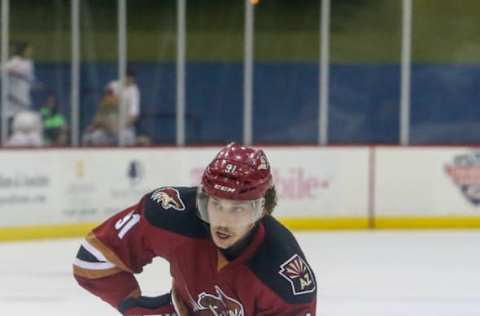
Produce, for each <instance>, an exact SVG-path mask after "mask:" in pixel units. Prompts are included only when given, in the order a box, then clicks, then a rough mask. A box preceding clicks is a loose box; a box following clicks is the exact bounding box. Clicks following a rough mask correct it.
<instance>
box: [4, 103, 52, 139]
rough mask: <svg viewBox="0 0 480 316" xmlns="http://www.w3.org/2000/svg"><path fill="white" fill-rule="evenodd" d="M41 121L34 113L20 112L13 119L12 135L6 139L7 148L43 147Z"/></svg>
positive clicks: (38, 115)
mask: <svg viewBox="0 0 480 316" xmlns="http://www.w3.org/2000/svg"><path fill="white" fill-rule="evenodd" d="M42 129H43V124H42V119H41V117H40V114H39V113H37V112H34V111H20V112H18V113H17V114H16V115H15V117H14V119H13V133H12V135H11V136H10V138H9V139H8V141H7V143H6V146H7V147H39V146H43V135H42Z"/></svg>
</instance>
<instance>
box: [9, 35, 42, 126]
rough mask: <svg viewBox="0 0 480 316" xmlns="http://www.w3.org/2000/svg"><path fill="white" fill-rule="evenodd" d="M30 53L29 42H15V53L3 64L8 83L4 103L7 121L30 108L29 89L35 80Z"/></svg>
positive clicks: (31, 52)
mask: <svg viewBox="0 0 480 316" xmlns="http://www.w3.org/2000/svg"><path fill="white" fill-rule="evenodd" d="M32 54H33V48H32V46H31V45H30V44H28V43H26V42H20V43H17V47H16V49H15V53H14V54H13V56H12V57H11V58H10V59H9V60H8V61H7V62H6V64H5V66H4V67H5V70H6V71H7V74H8V84H9V86H8V97H7V100H8V102H7V104H6V105H5V106H6V109H5V113H6V118H7V121H11V120H12V118H13V117H14V116H15V115H16V114H17V113H18V112H20V111H26V110H29V109H30V108H31V104H32V101H31V96H30V90H31V88H32V84H33V82H34V80H35V75H34V65H33V60H32Z"/></svg>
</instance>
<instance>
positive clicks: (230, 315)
mask: <svg viewBox="0 0 480 316" xmlns="http://www.w3.org/2000/svg"><path fill="white" fill-rule="evenodd" d="M215 291H216V292H217V295H214V294H208V293H206V292H202V293H200V294H198V302H197V306H196V309H197V310H199V311H201V315H204V312H207V311H208V312H210V313H208V312H207V314H205V315H213V316H245V312H244V310H243V305H242V304H241V303H240V302H239V301H237V300H235V299H233V298H231V297H229V296H227V295H225V293H223V291H222V289H221V288H220V287H219V286H216V285H215Z"/></svg>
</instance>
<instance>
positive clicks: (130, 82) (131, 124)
mask: <svg viewBox="0 0 480 316" xmlns="http://www.w3.org/2000/svg"><path fill="white" fill-rule="evenodd" d="M106 90H107V91H108V93H110V94H112V95H113V96H114V98H115V101H116V103H117V106H116V108H117V109H119V107H120V102H121V98H122V97H123V99H124V103H123V104H124V106H125V114H126V120H125V123H124V124H122V125H124V126H122V128H121V129H120V131H119V133H118V137H119V138H120V139H122V140H123V143H124V144H125V145H135V143H136V131H135V123H136V122H137V119H138V115H139V114H140V90H139V89H138V86H137V82H136V78H135V72H134V71H133V69H132V68H130V67H128V68H127V73H126V78H125V87H124V89H123V93H122V95H120V93H121V85H120V80H114V81H111V82H109V83H108V85H107V88H106ZM117 112H118V110H117Z"/></svg>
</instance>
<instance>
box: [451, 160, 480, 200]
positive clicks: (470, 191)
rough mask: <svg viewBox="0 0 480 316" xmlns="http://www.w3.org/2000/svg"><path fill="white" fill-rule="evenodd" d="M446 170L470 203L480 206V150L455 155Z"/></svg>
mask: <svg viewBox="0 0 480 316" xmlns="http://www.w3.org/2000/svg"><path fill="white" fill-rule="evenodd" d="M445 172H446V173H447V174H448V175H449V176H450V178H451V179H452V181H453V182H454V183H455V184H456V185H457V186H458V188H459V189H460V191H462V193H463V195H464V196H465V197H466V198H467V199H468V200H469V201H470V203H472V204H473V205H475V206H480V151H474V152H471V153H466V154H462V155H457V156H455V157H454V158H453V162H452V163H450V164H446V165H445Z"/></svg>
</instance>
